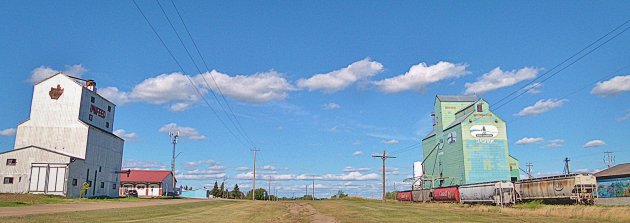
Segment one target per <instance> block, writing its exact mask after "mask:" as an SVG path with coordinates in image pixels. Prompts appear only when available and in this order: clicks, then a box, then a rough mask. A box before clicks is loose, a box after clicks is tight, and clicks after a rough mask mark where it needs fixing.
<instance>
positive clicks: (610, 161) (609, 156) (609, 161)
mask: <svg viewBox="0 0 630 223" xmlns="http://www.w3.org/2000/svg"><path fill="white" fill-rule="evenodd" d="M604 163H605V164H606V166H608V168H610V167H611V166H613V165H615V155H614V154H613V152H610V151H606V152H604Z"/></svg>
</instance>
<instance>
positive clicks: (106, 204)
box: [0, 199, 208, 217]
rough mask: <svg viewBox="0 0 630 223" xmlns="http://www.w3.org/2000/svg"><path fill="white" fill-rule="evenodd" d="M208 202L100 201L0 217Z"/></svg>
mask: <svg viewBox="0 0 630 223" xmlns="http://www.w3.org/2000/svg"><path fill="white" fill-rule="evenodd" d="M202 201H208V200H203V199H155V200H148V199H147V200H146V201H128V202H120V201H119V202H117V201H102V202H93V203H92V202H79V203H68V204H45V205H33V206H23V207H1V208H0V217H5V216H24V215H32V214H50V213H60V212H71V211H91V210H102V209H113V208H135V207H145V206H155V205H170V204H183V203H191V202H202Z"/></svg>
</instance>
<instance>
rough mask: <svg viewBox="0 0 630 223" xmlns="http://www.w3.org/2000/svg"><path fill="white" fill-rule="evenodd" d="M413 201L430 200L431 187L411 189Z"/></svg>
mask: <svg viewBox="0 0 630 223" xmlns="http://www.w3.org/2000/svg"><path fill="white" fill-rule="evenodd" d="M411 194H412V198H413V201H415V202H431V200H432V199H433V198H432V196H431V195H432V193H431V189H420V190H413V191H411Z"/></svg>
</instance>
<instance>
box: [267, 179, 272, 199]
mask: <svg viewBox="0 0 630 223" xmlns="http://www.w3.org/2000/svg"><path fill="white" fill-rule="evenodd" d="M267 194H268V196H267V200H269V201H271V176H269V192H267Z"/></svg>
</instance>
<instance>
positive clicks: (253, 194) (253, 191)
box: [252, 148, 260, 201]
mask: <svg viewBox="0 0 630 223" xmlns="http://www.w3.org/2000/svg"><path fill="white" fill-rule="evenodd" d="M252 151H253V152H254V185H253V186H252V201H253V200H256V152H258V151H260V150H258V149H256V148H254V149H253V150H252Z"/></svg>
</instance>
